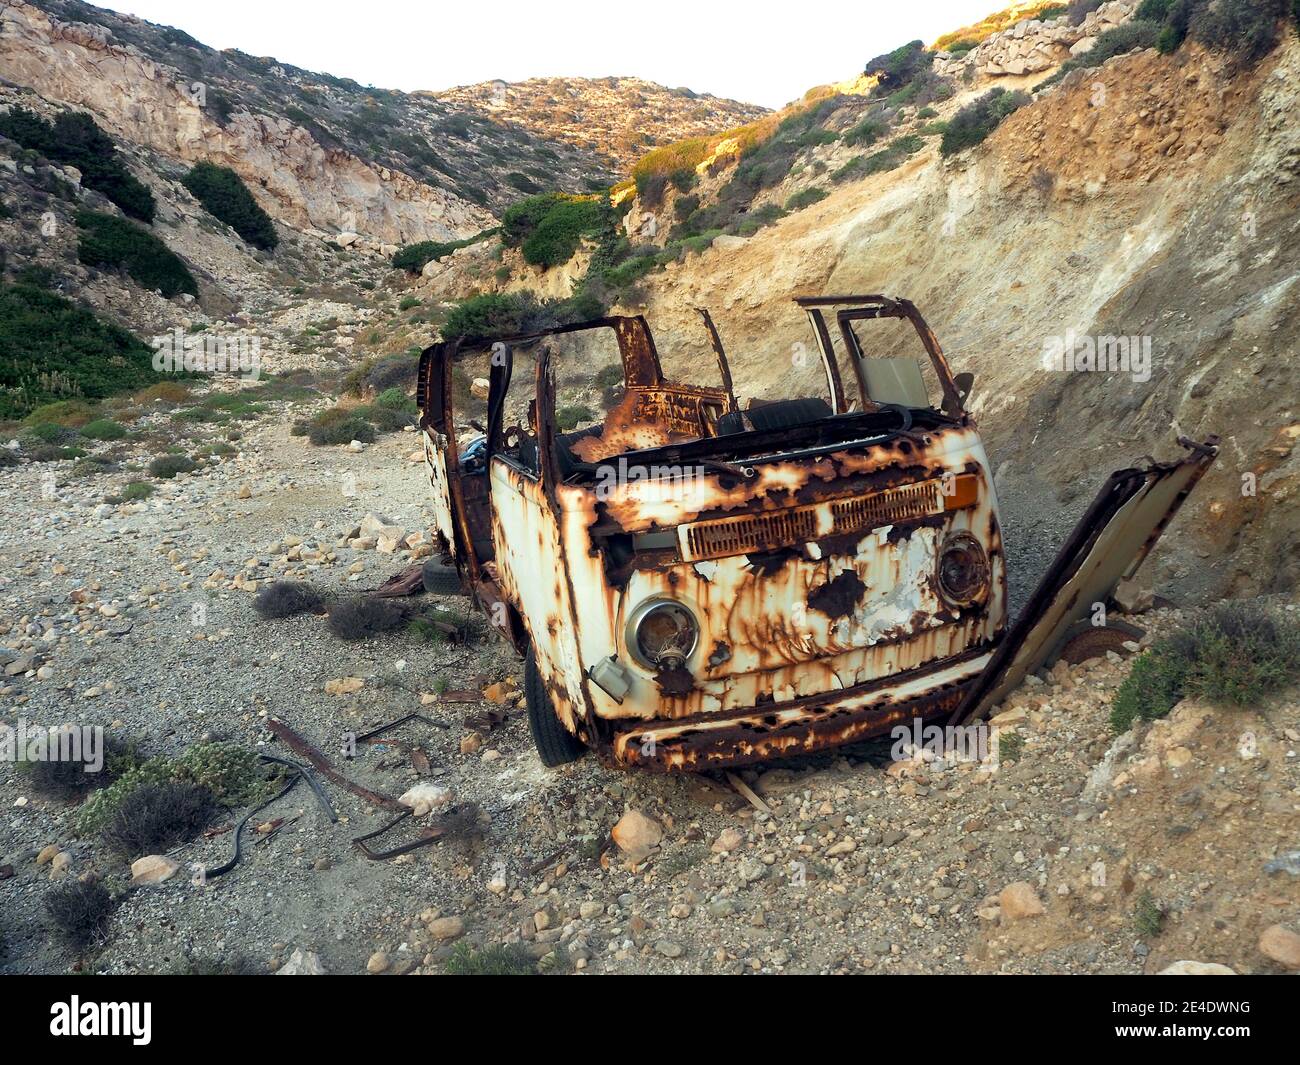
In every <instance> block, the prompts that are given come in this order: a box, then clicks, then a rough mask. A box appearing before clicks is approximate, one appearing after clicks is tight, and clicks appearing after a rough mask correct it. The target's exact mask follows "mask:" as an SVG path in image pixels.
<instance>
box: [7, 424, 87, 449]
mask: <svg viewBox="0 0 1300 1065" xmlns="http://www.w3.org/2000/svg"><path fill="white" fill-rule="evenodd" d="M79 435H80V434H79V433H78V432H77V430H76V429H73V428H71V427H70V426H67V425H59V424H58V423H57V422H36V423H35V424H34V425H28V426H27V427H26V428H24V429H23V430H22V432H20V433H19V434H18V440H19V442H20V443H23V444H31V445H36V444H70V443H72V441H74V440H76V439H77V437H78V436H79Z"/></svg>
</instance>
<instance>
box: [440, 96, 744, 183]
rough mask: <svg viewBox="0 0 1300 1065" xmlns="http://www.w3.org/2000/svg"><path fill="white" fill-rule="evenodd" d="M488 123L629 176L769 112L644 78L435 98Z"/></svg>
mask: <svg viewBox="0 0 1300 1065" xmlns="http://www.w3.org/2000/svg"><path fill="white" fill-rule="evenodd" d="M430 95H432V96H433V98H434V99H437V100H441V101H443V102H445V103H448V104H452V105H454V106H456V107H458V108H463V109H465V110H467V111H471V112H473V113H475V114H479V115H484V116H486V117H487V118H489V119H492V120H495V121H498V122H504V123H509V124H512V125H518V126H522V127H523V128H525V129H527V130H529V131H531V132H533V133H535V134H538V135H540V136H543V137H546V138H549V139H552V140H560V141H564V142H565V143H568V144H572V145H575V146H576V147H578V148H579V149H582V150H583V151H586V152H593V153H597V154H607V155H609V156H611V157H612V159H613V161H614V163H615V164H616V165H617V166H618V168H619V169H620V170H623V171H627V170H629V169H631V167H632V165H633V164H634V163H635V162H636V161H637V160H638V159H639V158H640V157H641V156H642V155H644V154H645V152H646V150H647V149H648V148H652V147H654V146H655V145H659V144H667V143H670V142H672V141H677V140H683V139H684V138H687V137H699V136H703V135H705V134H709V133H719V132H721V131H723V130H727V129H731V128H732V127H734V126H741V125H744V124H745V123H747V122H752V121H754V120H755V119H756V118H759V117H761V116H762V115H764V114H766V113H767V109H766V108H763V107H757V106H754V105H753V104H743V103H739V102H737V101H735V100H724V99H721V98H719V97H717V96H710V95H708V94H707V93H696V92H692V91H691V90H690V89H684V88H683V89H669V88H665V87H664V86H663V85H657V84H656V83H654V82H652V81H645V80H644V79H642V78H529V79H528V80H527V81H517V82H505V81H484V82H479V83H478V84H476V85H462V86H459V87H457V88H454V89H447V90H445V91H443V92H437V93H432V94H430Z"/></svg>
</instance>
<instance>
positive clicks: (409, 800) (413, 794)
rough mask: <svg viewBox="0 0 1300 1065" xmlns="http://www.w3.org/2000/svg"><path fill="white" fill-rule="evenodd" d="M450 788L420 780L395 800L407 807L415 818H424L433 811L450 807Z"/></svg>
mask: <svg viewBox="0 0 1300 1065" xmlns="http://www.w3.org/2000/svg"><path fill="white" fill-rule="evenodd" d="M451 796H452V792H451V788H449V787H447V786H446V785H445V784H435V783H433V782H432V781H430V780H422V781H420V783H419V784H416V785H415V787H413V788H410V789H409V790H407V791H406V792H404V793H403V794H402V795H400V796H399V797H398V799H397V801H398V802H400V803H401V804H402V805H403V806H409V807H410V808H411V809H412V810H413V811H414V812H415V816H416V817H424V816H425V815H426V814H429V813H432V812H433V811H434V810H445V809H446V808H447V807H448V806H450V805H451Z"/></svg>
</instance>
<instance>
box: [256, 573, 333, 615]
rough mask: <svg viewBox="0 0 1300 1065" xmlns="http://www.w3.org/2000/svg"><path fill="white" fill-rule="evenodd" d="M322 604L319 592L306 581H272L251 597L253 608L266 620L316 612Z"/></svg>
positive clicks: (322, 606)
mask: <svg viewBox="0 0 1300 1065" xmlns="http://www.w3.org/2000/svg"><path fill="white" fill-rule="evenodd" d="M324 605H325V602H324V600H323V599H322V598H321V595H320V592H318V591H316V589H315V588H313V587H312V586H311V585H310V584H308V583H307V582H306V581H272V582H271V583H270V584H265V585H263V586H262V587H261V588H260V589H259V590H258V593H257V595H255V596H254V597H253V609H254V610H255V611H257V613H258V615H259V616H260V617H263V618H266V619H268V620H275V619H279V618H289V617H293V616H295V615H296V614H316V613H319V612H320V611H321V610H322V609H323V608H324Z"/></svg>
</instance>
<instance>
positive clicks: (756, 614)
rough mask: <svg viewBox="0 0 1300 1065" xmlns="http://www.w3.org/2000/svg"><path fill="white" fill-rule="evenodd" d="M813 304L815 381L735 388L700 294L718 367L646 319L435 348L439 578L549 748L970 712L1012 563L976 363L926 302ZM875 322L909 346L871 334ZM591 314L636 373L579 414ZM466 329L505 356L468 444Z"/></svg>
mask: <svg viewBox="0 0 1300 1065" xmlns="http://www.w3.org/2000/svg"><path fill="white" fill-rule="evenodd" d="M796 303H797V305H798V308H799V310H801V311H802V312H803V313H804V314H805V315H806V316H807V318H808V321H809V325H810V328H811V334H812V339H813V341H814V343H815V346H816V351H817V353H818V358H819V361H820V366H821V369H822V370H824V377H825V387H824V391H823V394H821V395H807V396H796V397H791V398H788V399H783V400H779V401H775V402H771V401H769V402H765V403H760V402H757V401H754V402H750V403H745V402H743V401H742V400H741V399H740V398H738V397H737V396H736V394H735V391H734V389H733V385H732V378H731V371H730V368H729V365H728V361H727V357H726V354H725V352H724V350H723V346H722V343H721V341H720V339H719V336H718V331H717V329H716V328H715V327H714V325H713V322H712V319H711V318H710V317H709V315H708V314H707V312H701V315H702V325H703V328H704V330H705V334H704V335H706V336H707V337H708V339H709V341H710V344H711V348H712V351H713V355H714V356H715V357H716V368H715V367H713V366H709V367H707V368H706V369H707V370H708V373H707V375H706V374H704V373H703V371H701V374H700V376H708V377H710V378H711V379H715V380H717V381H718V384H716V385H702V384H699V383H696V382H694V381H692V382H675V381H669V380H666V379H665V377H664V374H663V371H662V368H661V363H660V359H659V355H658V352H657V351H656V348H655V343H654V340H653V337H652V335H651V332H650V328H649V325H648V324H647V322H646V320H645V319H644V318H643V317H608V318H602V319H599V320H596V321H592V322H585V323H582V324H581V325H575V326H565V327H562V328H558V329H543V330H537V331H534V332H531V333H525V334H518V335H514V336H506V337H497V338H477V339H475V340H452V341H449V342H444V343H440V344H435V345H434V346H432V347H431V348H429V349H428V350H426V352H425V353H424V356H423V358H422V360H421V365H420V376H419V400H420V406H421V409H422V412H423V413H422V429H423V432H424V445H425V453H426V458H427V461H428V465H429V470H430V477H431V483H432V488H433V494H434V510H435V516H436V517H435V524H436V530H435V532H436V535H437V537H438V540H439V543H440V545H441V548H442V557H441V558H440V559H438V560H436V561H435V562H434V563H433V569H434V570H435V571H437V570H439V569H441V572H440V573H439V572H435V573H434V574H433V577H432V579H431V580H426V584H427V585H428V586H429V587H431V588H432V589H434V590H448V589H449V588H450V587H451V586H452V585H455V586H457V587H458V589H459V590H460V591H462V592H464V593H465V594H468V595H470V596H472V597H473V598H474V599H475V600H476V602H477V603H478V604H479V606H480V607H481V608H482V609H483V611H484V612H485V613H486V614H487V616H488V617H489V619H490V620H491V621H492V623H493V624H494V625H495V626H496V627H497V629H498V631H499V632H501V633H502V634H503V635H504V636H505V637H506V638H507V639H508V640H509V641H510V642H511V643H512V644H513V645H514V646H515V648H516V649H517V650H518V651H519V653H520V654H521V655H523V656H524V657H525V659H526V662H525V689H526V691H525V694H526V697H527V702H528V710H529V719H530V724H531V726H532V730H533V736H534V739H535V741H536V743H537V747H538V750H539V753H540V754H541V756H542V759H543V761H545V762H546V763H547V764H548V765H555V764H559V763H562V762H565V761H568V760H571V759H572V758H574V757H576V756H577V755H578V754H580V753H581V752H582V751H583V750H584V749H585V748H592V749H594V750H595V751H596V752H597V753H598V754H599V755H600V756H601V757H602V758H603V759H605V760H606V761H608V762H610V763H613V764H616V765H621V766H645V767H648V768H653V769H661V770H688V771H691V770H705V769H709V768H713V767H725V766H735V765H741V764H749V763H754V762H762V761H768V760H772V759H777V758H781V757H786V756H790V755H795V754H803V753H810V752H815V751H820V750H824V749H827V748H832V747H835V746H838V745H841V744H845V743H848V742H852V741H857V740H863V739H867V738H870V737H873V736H878V735H881V734H885V733H888V732H890V731H891V729H892V728H893V727H894V726H896V725H899V724H906V725H908V726H909V727H910V726H911V725H912V723H913V722H914V721H915V720H916V719H921V720H923V721H926V722H930V721H935V720H948V719H952V718H953V717H954V715H956V714H957V713H958V711H959V709H960V708H961V707H962V706H963V703H964V702H966V701H968V696H969V695H970V693H971V691H972V689H973V687H974V686H975V685H976V684H977V682H978V681H979V680H980V678H981V677H985V678H986V677H987V675H986V670H987V669H988V668H989V666H990V663H991V660H992V659H993V657H994V655H995V653H996V652H997V651H998V650H999V647H1000V645H1001V644H1002V643H1003V641H1004V639H1005V637H1006V634H1007V630H1008V624H1007V621H1008V619H1007V591H1006V588H1007V583H1006V565H1005V556H1004V552H1003V546H1002V532H1001V528H1000V525H999V521H998V506H997V498H996V493H995V491H994V485H993V478H992V475H991V472H990V468H989V461H988V458H987V456H986V455H985V451H984V445H983V443H982V441H981V440H980V436H979V432H978V429H977V427H976V424H975V420H974V418H973V417H972V416H971V414H970V413H969V411H968V410H967V409H966V406H965V402H966V398H967V394H968V393H969V391H970V388H971V379H970V377H969V375H964V374H963V375H959V376H954V374H953V373H952V371H951V369H950V368H949V366H948V363H947V360H946V358H945V356H944V354H943V352H942V350H941V349H940V346H939V344H938V342H937V341H936V340H935V337H934V335H933V334H932V333H931V331H930V329H929V328H928V327H927V325H926V323H925V322H924V320H923V319H922V318H921V315H920V314H919V313H918V312H917V310H916V308H915V307H914V306H913V305H912V304H911V303H909V302H908V301H906V300H902V299H892V298H886V297H883V296H846V297H816V298H807V299H800V300H797V301H796ZM883 323H889V324H890V325H891V326H892V327H894V328H895V329H897V327H899V326H902V327H904V328H905V329H906V330H907V332H908V334H909V336H911V339H912V340H913V345H914V353H912V354H908V355H902V356H897V355H894V354H892V353H890V354H885V355H879V354H876V353H875V351H874V350H873V348H872V346H871V331H872V329H873V328H874V327H876V326H878V325H881V324H883ZM590 331H606V332H608V333H609V334H612V337H613V338H614V340H615V341H616V343H617V349H618V358H619V361H620V362H621V370H622V382H621V387H615V388H613V389H611V390H610V392H609V393H608V395H609V404H608V407H607V409H605V410H603V411H602V412H600V413H599V415H596V416H592V417H594V423H593V424H591V425H588V426H586V427H584V428H580V429H576V430H573V431H564V430H562V429H561V428H560V427H559V423H560V422H561V421H563V420H566V419H560V418H557V408H556V376H555V367H554V365H553V346H554V344H555V343H556V342H557V341H558V340H559V339H560V338H572V337H573V335H575V334H578V333H586V332H590ZM913 334H914V335H913ZM472 353H477V354H478V355H479V356H481V357H482V356H486V358H487V360H488V365H490V373H489V376H488V378H487V384H486V390H485V391H486V416H485V421H483V422H479V423H476V430H478V431H481V439H478V440H475V441H474V442H473V444H472V445H471V446H469V447H465V446H464V445H463V444H462V443H459V442H458V441H457V439H456V429H455V426H456V425H457V424H458V422H457V421H456V411H455V410H454V407H455V397H456V396H457V395H458V394H461V395H463V394H464V387H463V382H459V381H458V377H457V371H456V367H457V365H458V363H459V362H460V361H462V360H464V359H465V358H466V357H468V356H469V355H471V354H472ZM521 373H526V374H527V375H528V379H523V380H521V379H520V378H519V377H518V376H517V375H519V374H521ZM512 381H513V382H514V386H515V387H514V388H513V389H512V388H511V384H512ZM478 384H479V387H480V391H483V389H482V384H483V382H482V381H480V382H478ZM521 385H522V386H523V394H524V395H525V396H526V397H527V402H526V404H523V405H521V404H519V403H518V402H517V401H516V405H515V407H514V409H513V410H512V409H511V405H510V403H509V402H508V401H507V397H508V396H509V395H514V396H518V395H519V394H520V386H521ZM585 413H587V414H589V415H590V412H585ZM567 420H570V421H571V420H572V419H571V418H570V419H567ZM589 420H591V419H589ZM1143 553H1145V552H1143ZM1130 554H1131V553H1130Z"/></svg>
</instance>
